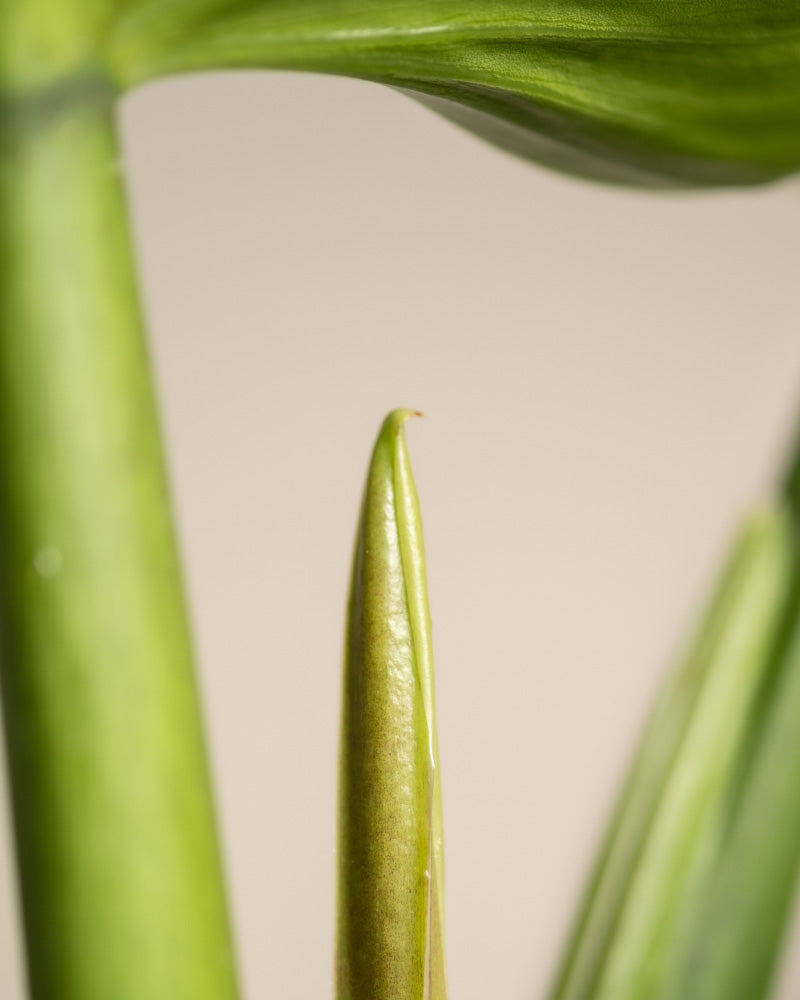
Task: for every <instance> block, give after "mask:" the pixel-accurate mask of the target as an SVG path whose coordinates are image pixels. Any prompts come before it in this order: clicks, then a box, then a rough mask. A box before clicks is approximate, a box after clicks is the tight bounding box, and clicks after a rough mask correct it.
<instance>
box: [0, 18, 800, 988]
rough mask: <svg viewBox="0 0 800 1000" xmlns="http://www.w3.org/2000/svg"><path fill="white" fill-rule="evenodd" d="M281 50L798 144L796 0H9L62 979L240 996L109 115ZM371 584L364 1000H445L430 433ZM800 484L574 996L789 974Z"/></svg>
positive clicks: (701, 676) (8, 710)
mask: <svg viewBox="0 0 800 1000" xmlns="http://www.w3.org/2000/svg"><path fill="white" fill-rule="evenodd" d="M225 67H264V68H268V67H271V68H282V69H297V70H307V71H315V72H322V73H339V74H346V75H349V76H353V77H360V78H363V79H367V80H373V81H376V82H378V83H383V84H388V85H391V86H394V87H397V88H401V89H403V90H404V91H407V92H408V93H409V94H411V95H412V96H414V97H415V98H416V99H418V100H421V101H424V102H425V103H427V104H430V105H431V106H432V107H434V108H435V109H437V110H438V111H440V112H441V113H443V114H445V115H447V116H448V117H450V118H453V119H455V120H456V121H458V122H461V123H462V124H464V125H466V126H468V127H470V128H472V129H474V130H475V131H477V132H478V133H480V134H482V135H484V136H485V137H488V138H490V139H492V140H493V141H495V142H497V143H499V144H501V145H504V146H506V147H509V148H512V149H514V150H516V151H517V152H519V153H522V154H523V155H526V156H529V157H531V158H533V159H536V160H538V161H540V162H542V163H544V164H547V165H549V166H552V167H556V168H558V169H562V170H565V171H569V172H572V173H574V174H578V175H583V176H586V177H591V178H596V179H601V180H608V181H615V182H618V183H626V184H635V185H639V186H649V187H680V186H713V185H719V184H758V183H763V182H767V181H771V180H774V179H776V178H779V177H781V176H784V175H786V174H789V173H791V172H793V171H795V170H797V169H798V168H800V115H798V108H799V107H800V6H798V5H797V3H796V2H794V0H740V2H738V3H737V4H723V3H720V2H719V0H615V2H609V0H597V2H593V3H591V4H589V3H578V2H575V0H557V2H556V0H396V2H394V0H393V2H387V0H2V4H0V626H1V628H0V637H1V638H0V641H1V642H2V661H1V664H2V667H1V669H2V673H1V675H0V676H1V677H2V693H3V706H4V717H5V732H6V742H7V751H8V753H7V756H8V765H9V773H10V779H11V791H12V799H13V814H14V824H15V834H16V849H17V862H18V869H19V878H20V886H21V893H22V904H23V914H24V922H25V941H26V950H27V964H28V980H29V988H30V995H31V998H32V1000H56V998H57V1000H111V998H113V1000H235V998H236V997H237V986H236V975H235V971H234V966H233V960H232V948H231V943H230V932H229V926H228V917H227V911H226V903H225V897H224V892H223V887H222V874H221V864H220V858H219V850H218V846H217V840H216V834H215V824H214V818H213V809H212V804H211V794H210V790H209V782H208V775H207V765H206V757H205V750H204V739H203V732H202V726H201V721H200V715H199V710H198V705H197V698H196V691H195V679H194V673H193V666H192V653H191V643H190V640H189V635H188V629H187V625H186V616H185V609H184V603H183V597H182V592H181V586H180V579H179V572H178V560H177V558H176V550H175V542H174V537H173V531H172V526H171V520H170V515H169V510H168V503H167V490H166V486H165V482H166V478H165V474H164V468H163V458H162V450H161V444H160V436H159V431H158V426H157V421H156V415H155V407H154V404H153V391H152V386H151V379H150V373H149V367H148V360H147V352H146V349H145V343H144V338H143V335H142V325H141V318H140V312H139V306H138V298H137V290H136V281H135V270H134V265H133V261H132V255H131V249H130V242H129V236H128V223H127V214H126V205H125V191H124V188H123V180H122V178H121V177H120V174H119V171H118V170H117V168H116V164H117V155H118V154H117V139H116V134H115V127H114V108H115V103H116V101H117V99H118V97H119V96H120V95H121V94H123V93H125V92H127V91H128V90H129V89H130V88H131V87H133V86H135V85H137V84H139V83H141V82H143V81H147V80H151V79H155V78H158V77H162V76H165V75H168V74H173V73H177V72H183V71H188V70H192V71H197V70H201V69H219V68H225ZM406 416H407V412H406V411H402V412H400V413H396V414H393V415H392V416H390V417H389V418H388V419H387V421H386V423H385V424H384V427H383V429H382V431H381V434H380V436H379V439H378V444H377V445H376V449H375V453H374V456H373V462H372V465H371V467H370V472H369V477H368V483H367V489H366V492H365V498H364V505H363V509H362V515H361V521H360V526H359V532H358V543H357V547H356V557H355V564H354V575H353V589H352V598H351V602H350V613H349V625H348V644H347V650H348V652H347V665H346V671H345V692H344V693H345V707H344V715H343V742H342V783H341V799H340V833H341V838H340V839H341V849H340V855H339V876H340V877H339V894H340V908H339V922H338V933H337V975H336V982H337V991H338V997H339V1000H367V998H369V1000H418V998H419V1000H423V998H427V1000H441V998H442V997H443V996H444V990H445V986H444V959H443V954H444V948H443V911H442V906H443V876H442V837H441V830H442V822H441V808H440V786H439V781H440V776H439V769H438V762H437V752H436V729H435V722H434V715H433V682H432V666H431V662H432V661H431V652H430V634H429V625H428V612H427V602H426V598H425V583H424V559H423V554H422V541H421V533H420V527H419V516H418V510H417V502H416V497H415V493H414V488H413V483H412V480H411V474H410V471H409V466H408V460H407V457H406V453H405V447H404V444H403V436H402V422H403V419H404V418H405V417H406ZM797 515H798V490H797V488H796V477H789V480H788V485H787V486H786V488H784V489H782V490H780V491H778V493H777V495H776V498H775V500H774V502H773V503H772V504H771V505H769V506H767V507H765V508H764V509H762V510H761V511H759V512H758V513H757V514H756V515H754V517H753V518H752V520H751V521H750V522H749V523H748V525H747V526H746V527H745V528H744V530H743V532H742V535H741V537H740V539H739V541H738V543H737V544H736V545H735V546H734V551H733V553H732V555H731V558H730V561H729V563H728V566H727V568H726V569H725V570H724V572H723V575H722V578H721V582H720V584H719V587H718V590H717V593H716V595H715V596H714V599H713V600H712V601H711V603H710V605H709V608H708V611H707V613H706V616H705V617H704V618H703V620H702V622H701V625H700V627H699V629H698V632H697V637H696V640H695V642H694V643H693V644H692V645H691V646H690V648H689V650H688V652H687V654H686V657H685V661H684V663H683V665H682V666H681V668H680V670H679V671H678V673H677V674H676V675H675V676H674V678H673V679H672V681H671V682H670V684H669V685H668V688H667V690H666V692H665V694H664V695H663V698H662V700H661V701H660V702H659V704H658V706H657V708H656V710H655V714H654V716H653V719H652V721H651V723H650V725H649V727H648V728H647V731H646V734H645V736H644V739H643V743H642V746H641V748H640V750H639V753H638V755H637V757H636V761H635V764H634V767H633V769H632V772H631V776H630V778H629V781H628V784H627V786H626V789H625V792H624V795H623V797H622V800H621V802H620V804H619V806H618V808H617V811H616V813H615V817H614V820H613V822H612V825H611V828H610V830H609V833H608V836H607V838H606V841H605V844H604V846H603V849H602V851H601V854H600V858H599V860H598V863H597V867H596V870H595V874H594V876H593V878H592V881H591V885H590V887H589V890H588V893H587V897H586V902H585V905H584V908H583V910H582V912H581V914H580V917H579V919H578V922H577V925H576V930H575V932H574V935H573V937H572V940H571V943H570V945H569V947H568V949H567V952H566V957H565V959H564V962H563V965H562V969H561V973H560V975H559V977H558V980H557V983H556V984H555V986H554V991H553V1000H667V998H668V1000H718V998H722V997H725V1000H730V998H734V1000H759V998H760V997H763V996H765V995H766V991H767V990H768V988H769V983H770V975H771V971H772V968H773V965H774V960H775V956H776V953H777V948H778V944H779V942H780V939H781V934H782V930H783V927H784V925H785V921H786V914H787V910H788V906H789V901H790V898H791V890H792V886H793V882H794V874H795V870H796V866H797V859H798V846H799V845H800V781H798V773H799V772H800V726H798V725H797V721H796V720H797V719H798V717H800V663H799V662H798V660H799V659H800V648H798V637H797V635H796V631H797V627H798V626H797V617H798V616H797V610H798V608H797V605H798V601H799V600H800V586H799V585H798V566H799V563H798V547H797Z"/></svg>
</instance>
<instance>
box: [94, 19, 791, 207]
mask: <svg viewBox="0 0 800 1000" xmlns="http://www.w3.org/2000/svg"><path fill="white" fill-rule="evenodd" d="M109 58H110V60H111V63H112V65H113V66H114V67H115V69H116V72H117V74H118V76H119V78H120V80H121V83H122V84H123V85H124V86H130V85H131V84H134V83H138V82H141V81H142V80H147V79H152V78H154V77H159V76H163V75H165V74H171V73H178V72H186V71H193V70H200V69H221V68H225V67H270V68H281V69H295V70H308V71H312V72H320V73H336V74H340V75H344V76H352V77H359V78H363V79H368V80H374V81H377V82H380V83H385V84H390V85H391V86H394V87H399V88H402V89H404V90H406V91H408V92H410V93H412V94H414V95H416V96H419V97H420V98H421V99H423V100H425V101H426V102H427V103H429V104H431V105H432V106H433V107H435V108H436V109H437V110H439V111H441V112H443V113H444V114H446V115H448V116H450V117H452V118H453V119H455V120H457V121H459V122H461V123H462V124H463V125H465V126H467V127H469V128H471V129H473V130H475V131H477V132H478V133H480V134H482V135H484V136H485V137H487V138H490V139H491V140H492V141H494V142H496V143H499V144H500V145H502V146H505V147H507V148H510V149H513V150H514V151H515V152H518V153H522V154H523V155H525V156H528V157H531V158H532V159H534V160H537V161H539V162H541V163H543V164H546V165H548V166H551V167H556V168H558V169H560V170H565V171H568V172H571V173H574V174H578V175H581V176H585V177H592V178H598V179H601V180H607V181H616V182H622V183H629V184H636V185H644V186H655V187H663V186H675V185H692V186H708V185H720V184H723V185H724V184H757V183H761V182H764V181H769V180H773V179H775V178H777V177H780V176H783V175H785V174H789V173H791V172H793V171H795V170H797V169H798V168H800V5H798V4H797V3H795V2H794V0H741V2H739V3H736V4H726V3H720V2H719V0H692V2H689V0H623V2H619V0H607V2H605V3H599V2H598V3H593V4H587V3H585V2H581V0H394V2H387V0H172V2H169V3H165V2H163V0H140V2H139V3H138V4H135V3H134V5H133V6H132V7H131V8H129V14H128V16H127V17H123V18H121V19H120V20H119V21H118V24H117V30H116V32H115V33H114V34H113V36H112V38H111V39H110V51H109Z"/></svg>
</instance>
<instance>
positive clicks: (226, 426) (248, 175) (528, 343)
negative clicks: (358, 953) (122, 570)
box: [0, 73, 800, 1000]
mask: <svg viewBox="0 0 800 1000" xmlns="http://www.w3.org/2000/svg"><path fill="white" fill-rule="evenodd" d="M121 128H122V137H123V141H124V157H123V168H124V170H125V172H126V174H127V175H128V177H129V180H130V183H131V191H132V201H133V206H132V207H133V213H134V216H135V228H136V235H137V241H138V247H139V254H140V260H141V271H142V278H143V284H144V295H145V300H146V311H147V314H148V316H149V321H150V329H151V342H152V353H153V358H154V364H155V368H156V376H157V380H158V386H159V392H160V397H161V404H162V410H163V415H164V421H165V426H166V434H167V441H168V450H169V453H170V458H171V465H172V477H173V492H174V500H175V508H176V514H177V518H178V523H179V529H180V535H181V539H182V545H183V552H184V562H185V566H186V570H187V577H188V588H189V592H190V599H191V605H192V609H193V617H194V624H195V629H196V635H197V645H198V649H199V654H200V661H201V668H200V669H201V679H202V685H203V691H204V699H205V704H206V709H207V717H208V724H209V727H210V733H211V743H212V749H213V766H214V771H215V776H216V784H217V798H218V804H219V808H220V815H221V824H222V830H223V836H224V844H225V851H226V856H227V867H228V873H229V881H230V887H231V894H232V900H233V910H234V915H235V923H236V929H237V933H238V949H239V955H240V965H241V972H242V978H243V983H244V988H245V989H244V992H245V994H246V996H247V997H248V998H249V1000H266V998H281V1000H312V998H313V1000H320V998H324V997H329V996H330V995H331V967H332V936H333V913H334V825H335V819H334V806H335V779H336V750H337V723H338V697H339V670H340V650H341V643H342V627H343V624H342V619H343V608H344V602H345V592H346V585H347V573H348V568H349V567H348V563H349V556H350V549H351V544H352V536H353V530H354V526H355V518H356V509H357V503H358V497H359V493H360V490H361V485H362V477H363V474H364V471H365V467H366V462H367V458H368V454H369V450H370V447H371V443H372V439H373V437H374V435H375V432H376V431H377V428H378V424H379V422H380V420H381V418H382V417H383V415H384V414H385V412H386V411H387V410H389V409H391V408H393V407H395V406H411V407H416V408H420V409H423V410H425V412H426V413H427V419H426V420H424V421H417V422H415V423H414V424H413V425H412V426H410V427H409V428H408V438H409V447H410V450H411V455H412V461H413V464H414V467H415V469H416V474H417V481H418V487H419V491H420V495H421V502H422V507H423V515H424V521H425V529H426V538H427V545H428V560H429V570H430V592H431V601H432V608H433V617H434V623H435V646H436V657H437V672H438V676H437V686H438V701H439V717H440V741H441V757H442V767H443V775H444V805H445V823H446V841H447V908H448V913H447V918H448V941H449V956H448V958H449V975H450V984H451V994H452V996H453V998H454V1000H456V998H457V1000H484V998H486V997H502V998H504V1000H535V998H542V997H543V995H544V991H545V989H546V986H547V983H548V981H549V979H550V977H551V975H552V971H553V967H554V963H555V961H556V957H557V954H558V950H559V944H560V942H561V941H562V940H563V937H564V934H565V931H566V928H567V925H568V922H569V919H570V915H571V913H572V911H573V909H574V907H575V904H576V900H577V895H578V892H579V888H580V885H581V883H582V880H583V878H584V876H585V873H586V869H587V865H588V863H589V860H590V857H591V854H592V849H593V845H594V843H595V842H596V840H597V836H598V833H599V831H600V829H601V826H602V822H603V817H604V815H605V812H606V809H607V807H608V805H609V803H610V801H611V797H612V795H613V793H614V791H615V789H616V786H617V784H618V782H619V779H620V776H621V773H622V768H623V765H624V763H625V760H626V757H627V756H628V754H629V752H630V750H631V747H632V744H633V741H634V739H635V735H636V732H637V730H638V728H639V727H640V725H641V723H642V720H643V717H644V714H645V711H646V707H647V705H648V703H649V702H650V700H651V698H652V696H653V693H654V691H655V689H656V686H657V684H658V682H659V678H660V677H661V676H662V675H663V672H664V669H665V668H666V667H667V666H668V664H669V662H670V659H671V657H672V654H673V651H674V650H675V649H676V648H677V646H678V643H679V641H680V638H681V636H682V635H684V634H685V631H686V628H687V626H688V625H689V623H690V622H691V619H692V615H693V612H694V609H695V608H696V606H697V604H698V601H699V600H700V599H701V598H702V596H703V594H704V593H705V591H706V590H707V588H708V585H709V583H710V581H711V579H712V578H713V574H714V569H715V567H716V566H717V565H718V563H719V560H720V558H721V556H722V554H723V552H724V550H725V548H726V545H727V542H728V540H729V539H730V536H731V534H732V531H733V529H734V526H735V524H736V522H737V521H738V519H739V518H740V516H741V514H742V513H743V512H744V510H745V509H746V508H747V507H748V506H750V505H751V504H752V503H753V502H757V501H758V499H759V498H760V497H762V496H763V495H764V494H765V492H767V491H768V490H769V488H770V483H771V481H772V477H773V475H774V473H775V470H776V469H777V468H778V465H779V461H780V457H781V454H782V451H783V449H784V448H785V447H786V445H787V442H788V440H789V437H790V426H791V423H792V418H793V415H794V410H795V403H797V402H800V336H798V316H799V315H800V306H799V305H798V296H797V274H798V252H799V251H800V226H799V225H798V210H800V186H798V184H797V183H791V182H790V183H788V184H784V185H782V186H778V187H774V188H772V189H767V190H761V191H755V192H745V193H721V194H720V193H716V194H703V195H696V194H694V195H670V196H664V195H654V194H641V193H634V192H626V191H622V190H616V189H609V188H604V187H599V186H593V185H590V184H587V183H582V182H575V181H572V180H568V179H564V178H561V177H558V176H555V175H553V174H550V173H546V172H544V171H542V170H540V169H538V168H535V167H532V166H529V165H527V164H525V163H523V162H521V161H517V160H515V159H513V158H511V157H510V156H508V155H506V154H503V153H500V152H497V151H495V150H494V149H492V148H491V147H489V146H487V145H483V144H482V143H481V142H480V141H478V140H476V139H473V138H472V137H470V136H469V135H467V134H466V133H464V132H461V131H460V130H459V129H457V128H456V127H454V126H452V125H450V124H448V123H445V122H444V121H442V120H440V119H438V118H437V117H436V116H434V115H433V114H432V113H430V112H429V111H427V110H424V109H423V108H421V107H419V106H417V105H416V104H415V103H414V102H413V101H411V100H409V99H408V98H406V97H404V96H401V95H399V94H396V93H393V92H391V91H390V90H387V89H381V88H378V87H375V86H370V85H367V84H361V83H356V82H350V81H342V80H336V79H326V78H321V77H316V78H315V77H310V76H291V75H288V74H249V73H245V74H236V75H224V76H223V75H218V76H205V77H202V78H193V79H183V80H179V81H175V82H170V83H165V84H160V85H158V86H151V87H148V88H146V89H144V90H142V91H141V92H140V93H138V94H136V95H134V96H133V97H131V98H129V99H128V100H127V101H126V102H125V104H124V106H123V108H122V114H121ZM2 843H3V851H2V869H1V870H0V880H2V910H0V980H1V981H0V995H2V996H3V998H4V1000H20V998H21V996H22V986H21V982H22V977H21V972H20V968H21V965H20V961H19V948H20V945H19V939H18V935H17V933H16V931H15V930H14V927H15V913H14V908H15V905H16V904H15V902H14V899H13V879H12V877H11V874H10V873H11V867H10V861H9V857H10V848H9V846H8V838H7V836H5V837H4V840H3V842H2ZM795 950H796V951H798V952H800V946H798V945H796V946H795ZM793 976H794V980H795V988H796V987H797V986H798V984H800V955H798V960H797V961H796V963H795V966H794V971H793V967H792V964H791V962H790V963H789V964H788V965H787V967H786V969H785V970H784V974H783V987H782V995H783V996H786V997H788V996H789V995H790V992H791V980H792V977H793ZM54 1000H57V998H54ZM109 1000H113V998H109Z"/></svg>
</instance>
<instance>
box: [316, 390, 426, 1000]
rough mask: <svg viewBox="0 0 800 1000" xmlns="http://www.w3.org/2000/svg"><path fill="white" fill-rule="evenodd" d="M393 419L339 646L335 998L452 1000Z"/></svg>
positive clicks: (414, 590) (408, 499)
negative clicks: (341, 687)
mask: <svg viewBox="0 0 800 1000" xmlns="http://www.w3.org/2000/svg"><path fill="white" fill-rule="evenodd" d="M411 412H412V411H410V410H397V411H395V412H393V413H391V414H390V415H389V416H388V417H387V418H386V420H385V422H384V424H383V427H382V428H381V431H380V434H379V436H378V440H377V443H376V445H375V450H374V452H373V455H372V461H371V464H370V467H369V472H368V476H367V484H366V489H365V492H364V499H363V503H362V509H361V517H360V521H359V527H358V533H357V539H356V550H355V558H354V563H353V578H352V586H351V592H350V602H349V614H348V626H347V638H346V649H345V672H344V698H343V712H342V741H341V761H340V766H341V774H340V800H339V911H338V930H337V977H336V978H337V996H338V1000H423V998H425V1000H445V995H446V994H445V982H444V952H443V942H442V924H443V915H442V902H443V898H442V894H443V863H442V818H441V792H440V786H439V764H438V751H437V742H436V724H435V720H434V700H433V660H432V653H431V629H430V616H429V613H428V600H427V593H426V585H425V556H424V551H423V545H422V531H421V525H420V518H419V507H418V503H417V495H416V490H415V487H414V481H413V479H412V476H411V468H410V465H409V462H408V454H407V452H406V446H405V439H404V435H403V422H404V421H405V420H406V418H407V417H409V416H410V415H411Z"/></svg>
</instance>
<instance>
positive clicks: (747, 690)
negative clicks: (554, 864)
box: [553, 504, 800, 1000]
mask: <svg viewBox="0 0 800 1000" xmlns="http://www.w3.org/2000/svg"><path fill="white" fill-rule="evenodd" d="M795 530H796V529H795V524H794V519H793V517H792V515H791V513H790V511H789V510H787V508H786V506H785V505H783V504H781V505H778V506H777V507H776V508H773V509H768V510H766V511H763V512H761V513H760V514H759V515H758V516H757V517H756V518H755V519H753V520H752V521H751V522H750V524H749V525H748V526H747V527H746V529H745V531H744V532H743V534H742V536H741V538H740V540H739V542H738V544H737V545H736V547H735V550H734V553H733V556H732V558H731V560H730V561H729V564H728V566H727V568H726V570H725V572H724V573H723V577H722V580H721V583H720V585H719V588H718V592H717V595H716V597H715V598H714V600H713V601H712V604H711V607H710V609H709V611H708V613H707V615H706V616H705V619H704V621H703V622H702V624H701V627H700V629H699V630H698V636H697V639H696V640H695V642H694V643H693V645H692V646H691V647H690V650H689V653H688V656H687V658H686V660H685V663H684V665H683V666H682V668H681V670H680V671H679V672H678V674H677V675H676V676H675V677H674V678H673V680H672V681H671V682H670V684H669V685H668V687H667V689H666V691H665V693H664V695H662V697H661V699H660V701H659V703H658V705H657V707H656V710H655V712H654V715H653V717H652V719H651V722H650V724H649V726H648V728H647V730H646V732H645V734H644V737H643V741H642V744H641V746H640V749H639V752H638V754H637V757H636V760H635V763H634V766H633V770H632V773H631V776H630V778H629V780H628V783H627V786H626V789H625V791H624V793H623V796H622V799H621V802H620V805H619V807H618V810H617V814H616V817H615V820H614V821H613V823H612V826H611V829H610V831H609V834H608V836H607V840H606V844H605V847H604V850H603V852H602V853H601V857H600V860H599V862H598V866H597V869H596V872H595V875H594V876H593V879H592V882H591V884H590V888H589V892H588V894H587V899H586V903H585V904H584V908H583V911H582V913H581V916H580V918H579V921H578V924H577V927H576V930H575V933H574V935H573V940H572V943H571V945H570V948H569V950H568V952H567V956H566V958H565V961H564V963H563V967H562V970H561V973H560V975H559V977H558V981H557V983H556V986H555V989H554V991H553V1000H718V998H720V997H726V998H727V1000H730V998H736V1000H759V998H761V997H764V996H766V995H767V991H768V989H769V985H770V982H771V976H772V972H773V969H774V964H775V959H776V956H777V952H778V948H779V945H780V942H781V940H782V936H783V933H784V930H785V925H786V920H787V915H788V905H789V902H790V900H791V896H792V891H793V886H794V876H795V872H796V868H797V863H798V857H800V783H798V782H797V780H796V776H797V765H798V762H800V733H798V727H797V726H796V724H795V725H793V724H792V722H793V721H794V720H796V719H797V718H798V713H800V655H798V654H797V652H796V651H795V641H794V640H792V642H789V641H788V639H789V637H790V636H791V635H792V634H793V631H794V628H795V626H794V621H795V618H796V614H797V580H796V574H797V567H798V561H797V545H796V535H795Z"/></svg>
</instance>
